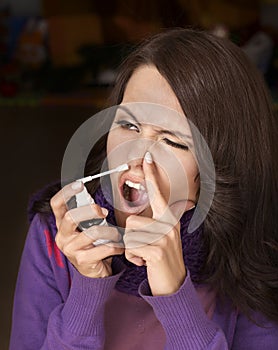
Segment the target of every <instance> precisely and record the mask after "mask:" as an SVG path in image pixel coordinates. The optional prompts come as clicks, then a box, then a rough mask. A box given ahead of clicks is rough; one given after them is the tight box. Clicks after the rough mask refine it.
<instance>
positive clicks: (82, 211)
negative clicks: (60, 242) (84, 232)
mask: <svg viewBox="0 0 278 350" xmlns="http://www.w3.org/2000/svg"><path fill="white" fill-rule="evenodd" d="M104 213H105V214H104ZM107 214H108V211H107V209H105V208H101V207H100V206H99V205H97V204H91V205H87V206H84V207H80V208H74V209H72V210H68V211H67V212H66V213H65V214H64V217H63V218H62V219H61V221H60V224H59V225H58V228H59V231H61V232H62V233H63V235H65V236H67V235H71V234H72V232H73V231H76V228H77V226H78V224H79V223H80V222H82V221H86V220H89V219H104V218H105V217H106V216H107Z"/></svg>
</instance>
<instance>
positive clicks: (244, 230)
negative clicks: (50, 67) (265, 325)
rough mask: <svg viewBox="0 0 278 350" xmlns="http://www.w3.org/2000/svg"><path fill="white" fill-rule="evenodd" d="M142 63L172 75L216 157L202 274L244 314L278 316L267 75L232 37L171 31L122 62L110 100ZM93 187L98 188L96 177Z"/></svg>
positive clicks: (272, 124)
mask: <svg viewBox="0 0 278 350" xmlns="http://www.w3.org/2000/svg"><path fill="white" fill-rule="evenodd" d="M143 65H152V66H155V67H156V68H157V69H158V71H159V72H160V74H161V75H162V76H163V77H164V78H165V79H166V80H167V81H168V83H169V85H170V86H171V88H172V90H173V91H174V93H175V94H176V96H177V98H178V100H179V103H180V105H181V107H182V109H183V111H184V114H185V115H186V117H187V118H188V119H190V120H191V121H192V122H193V123H194V124H195V126H196V127H197V128H198V130H199V131H200V133H201V134H202V136H203V137H204V139H205V140H206V142H207V144H208V146H209V148H210V151H211V154H212V157H213V161H214V165H215V171H216V188H215V194H214V199H213V202H212V205H211V208H210V210H209V212H208V215H207V217H206V219H205V221H204V234H203V235H204V237H203V238H204V244H205V245H206V247H207V252H208V253H207V257H206V261H205V264H204V269H203V273H202V276H200V280H202V282H206V283H209V284H211V285H213V286H214V287H215V288H217V291H218V293H219V295H221V296H223V297H229V298H230V300H231V301H232V303H233V305H234V306H235V307H237V308H238V309H239V310H240V311H241V312H243V313H245V314H246V315H247V316H251V314H252V311H258V312H261V313H262V314H264V315H265V316H266V317H267V318H269V319H270V320H274V321H275V322H278V213H277V208H278V189H277V184H278V156H277V145H278V143H277V139H278V132H277V121H276V120H275V117H274V112H273V105H272V102H271V99H270V97H269V95H268V91H267V89H266V87H265V83H264V80H263V77H262V76H261V75H260V73H259V72H258V71H257V69H256V68H255V67H254V66H253V65H252V64H251V63H250V62H249V60H248V59H247V58H246V56H245V55H244V53H243V52H242V51H241V49H240V48H239V47H237V46H236V45H234V44H232V43H231V42H230V41H228V40H224V39H220V38H217V37H215V36H213V35H211V34H209V33H207V32H203V31H196V30H191V29H173V30H170V31H169V30H168V31H165V32H163V33H160V34H157V35H155V36H153V37H151V38H149V39H147V40H146V41H144V42H143V43H142V44H140V45H139V46H138V47H137V48H136V49H135V50H134V51H133V52H132V53H131V54H130V55H129V56H128V57H127V59H126V60H125V61H124V62H123V63H122V65H121V67H120V72H119V75H118V79H117V81H116V84H115V88H114V91H113V95H112V98H111V103H112V104H114V105H115V104H120V103H121V101H122V99H123V95H124V92H125V88H126V85H127V83H128V81H129V79H130V77H131V75H132V74H133V72H134V71H135V70H136V69H137V68H138V67H141V66H143ZM193 139H194V135H193ZM97 147H98V150H97V152H96V148H94V149H93V150H92V152H91V155H92V157H89V158H88V162H87V167H86V172H88V173H94V172H97V171H98V170H99V168H100V166H101V163H102V161H103V159H104V158H105V156H106V136H104V137H103V138H102V139H101V140H100V142H99V144H98V145H97ZM96 154H97V155H98V159H97V161H96V158H95V155H96ZM92 186H93V187H92V188H91V191H92V192H94V191H95V189H96V188H97V186H98V183H95V184H92ZM201 186H202V183H201Z"/></svg>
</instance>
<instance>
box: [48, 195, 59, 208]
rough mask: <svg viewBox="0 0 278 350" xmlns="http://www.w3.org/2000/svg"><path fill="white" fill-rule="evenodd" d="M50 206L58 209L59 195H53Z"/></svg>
mask: <svg viewBox="0 0 278 350" xmlns="http://www.w3.org/2000/svg"><path fill="white" fill-rule="evenodd" d="M50 206H51V208H52V209H56V208H57V207H58V199H57V195H55V196H53V197H52V198H51V199H50Z"/></svg>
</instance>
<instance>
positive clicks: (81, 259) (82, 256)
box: [75, 251, 87, 266]
mask: <svg viewBox="0 0 278 350" xmlns="http://www.w3.org/2000/svg"><path fill="white" fill-rule="evenodd" d="M75 261H76V263H77V265H79V266H81V265H84V264H85V263H86V262H87V258H86V253H85V252H84V251H79V252H77V253H76V255H75Z"/></svg>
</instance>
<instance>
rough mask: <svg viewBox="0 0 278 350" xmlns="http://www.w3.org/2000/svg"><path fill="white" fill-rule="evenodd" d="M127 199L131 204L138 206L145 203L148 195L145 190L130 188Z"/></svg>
mask: <svg viewBox="0 0 278 350" xmlns="http://www.w3.org/2000/svg"><path fill="white" fill-rule="evenodd" d="M129 200H130V202H131V203H132V205H133V206H139V205H142V204H145V203H146V202H147V201H148V195H147V192H146V191H142V190H136V189H135V188H131V189H130V194H129Z"/></svg>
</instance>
